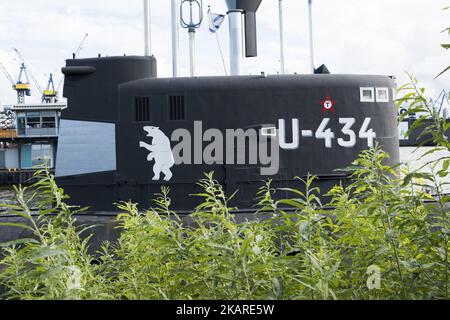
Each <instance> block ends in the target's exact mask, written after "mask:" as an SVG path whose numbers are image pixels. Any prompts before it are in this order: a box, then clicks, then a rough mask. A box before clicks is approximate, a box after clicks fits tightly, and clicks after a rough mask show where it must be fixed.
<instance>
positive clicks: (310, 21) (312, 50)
mask: <svg viewBox="0 0 450 320" xmlns="http://www.w3.org/2000/svg"><path fill="white" fill-rule="evenodd" d="M308 11H309V52H310V59H311V73H312V74H314V39H313V21H312V0H308Z"/></svg>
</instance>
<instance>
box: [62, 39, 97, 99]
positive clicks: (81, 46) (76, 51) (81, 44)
mask: <svg viewBox="0 0 450 320" xmlns="http://www.w3.org/2000/svg"><path fill="white" fill-rule="evenodd" d="M88 36H89V33H86V34H85V35H84V37H83V39H82V40H81V42H80V44H79V45H78V47H77V50H75V52H74V55H75V57H76V56H78V55H79V54H80V52H81V50H83V47H84V44H85V43H86V39H87V37H88ZM63 81H64V75H63V76H62V77H61V79H60V80H59V83H58V86H57V87H56V92H60V90H59V89H61V85H62V83H63Z"/></svg>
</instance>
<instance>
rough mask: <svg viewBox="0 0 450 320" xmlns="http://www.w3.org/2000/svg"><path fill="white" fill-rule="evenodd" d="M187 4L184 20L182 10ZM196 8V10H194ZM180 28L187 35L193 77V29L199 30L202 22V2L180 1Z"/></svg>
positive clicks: (201, 0) (193, 0) (199, 0)
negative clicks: (184, 30) (186, 17)
mask: <svg viewBox="0 0 450 320" xmlns="http://www.w3.org/2000/svg"><path fill="white" fill-rule="evenodd" d="M187 4H189V10H188V12H189V18H188V19H185V17H184V15H183V12H184V10H187V9H183V8H185V7H186V5H187ZM194 6H196V9H195V8H194ZM194 10H197V12H198V16H197V17H194ZM180 15H181V26H182V27H183V28H185V29H187V30H188V33H189V57H190V75H191V77H193V76H194V75H195V29H197V28H199V27H200V25H201V24H202V21H203V0H182V1H181V6H180Z"/></svg>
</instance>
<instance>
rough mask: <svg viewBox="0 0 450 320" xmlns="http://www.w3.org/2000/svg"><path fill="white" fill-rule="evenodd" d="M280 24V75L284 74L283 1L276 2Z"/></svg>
mask: <svg viewBox="0 0 450 320" xmlns="http://www.w3.org/2000/svg"><path fill="white" fill-rule="evenodd" d="M278 11H279V12H278V14H279V23H280V73H281V74H284V32H283V0H279V1H278Z"/></svg>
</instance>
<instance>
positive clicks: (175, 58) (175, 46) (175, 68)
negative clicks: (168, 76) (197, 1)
mask: <svg viewBox="0 0 450 320" xmlns="http://www.w3.org/2000/svg"><path fill="white" fill-rule="evenodd" d="M178 3H179V1H178V0H172V8H171V9H172V74H173V77H174V78H176V77H178V73H179V62H180V55H179V53H178V52H179V33H180V32H179V29H180V28H179V25H178V21H179V19H180V17H179V12H178Z"/></svg>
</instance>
